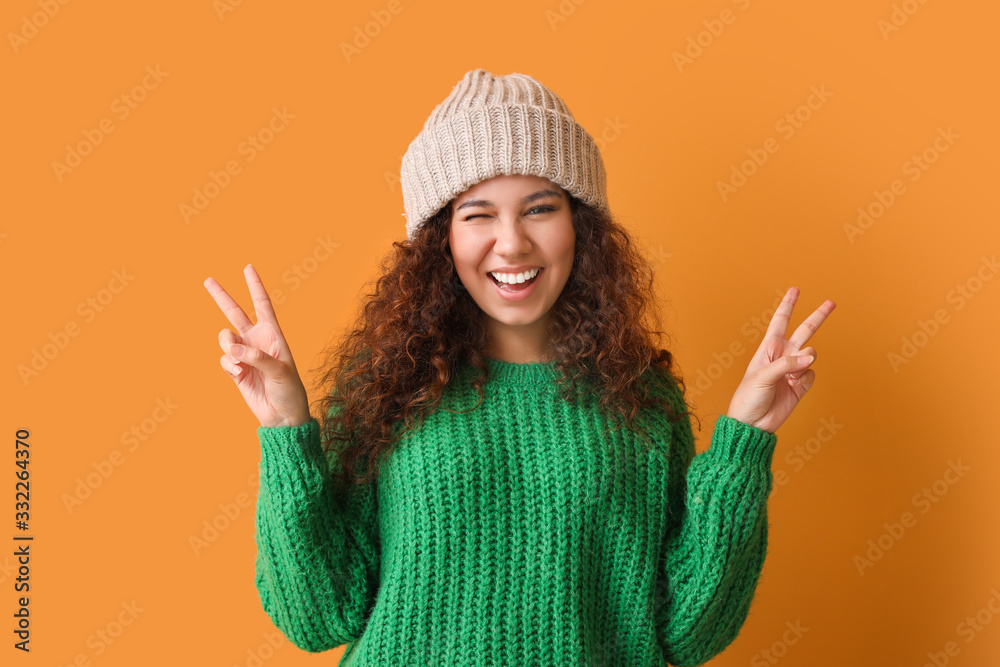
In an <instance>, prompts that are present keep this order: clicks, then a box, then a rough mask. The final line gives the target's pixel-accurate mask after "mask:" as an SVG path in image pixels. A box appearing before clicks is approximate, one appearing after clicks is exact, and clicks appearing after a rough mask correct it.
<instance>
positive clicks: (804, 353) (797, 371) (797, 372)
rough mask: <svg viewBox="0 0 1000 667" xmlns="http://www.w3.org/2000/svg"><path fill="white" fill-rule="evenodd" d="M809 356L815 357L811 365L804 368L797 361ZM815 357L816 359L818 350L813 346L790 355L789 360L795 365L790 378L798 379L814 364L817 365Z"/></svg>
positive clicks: (789, 374)
mask: <svg viewBox="0 0 1000 667" xmlns="http://www.w3.org/2000/svg"><path fill="white" fill-rule="evenodd" d="M808 356H812V357H813V360H812V361H811V362H810V363H809V365H808V366H802V365H800V364H799V362H798V361H797V359H798V358H799V357H808ZM815 357H816V348H814V347H812V346H811V345H810V346H809V347H807V348H804V349H801V350H799V351H798V352H793V353H792V354H790V355H788V358H791V359H792V363H793V366H792V368H793V370H792V371H791V372H790V373H788V377H790V378H797V377H799V376H801V375H802V374H803V373H805V372H806V371H807V370H808V369H809V368H811V367H812V365H813V364H815V363H816V359H815Z"/></svg>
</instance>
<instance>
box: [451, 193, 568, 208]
mask: <svg viewBox="0 0 1000 667" xmlns="http://www.w3.org/2000/svg"><path fill="white" fill-rule="evenodd" d="M544 197H562V194H561V193H559V192H556V191H555V190H539V191H538V192H534V193H532V194H530V195H528V196H527V197H525V198H524V199H522V200H521V204H522V205H523V204H527V203H528V202H533V201H535V200H536V199H542V198H544ZM466 206H496V204H494V203H493V202H491V201H489V200H488V199H470V200H469V201H467V202H464V203H462V204H459V206H458V208H456V209H455V212H456V213H457V212H458V211H460V210H462V209H463V208H465V207H466Z"/></svg>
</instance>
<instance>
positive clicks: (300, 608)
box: [255, 418, 380, 652]
mask: <svg viewBox="0 0 1000 667" xmlns="http://www.w3.org/2000/svg"><path fill="white" fill-rule="evenodd" d="M257 436H258V439H259V440H260V446H261V460H260V487H259V490H258V495H257V516H256V525H255V539H256V542H257V559H256V580H255V583H256V587H257V592H258V594H259V595H260V601H261V605H262V606H263V608H264V611H265V612H266V613H267V615H268V616H269V617H270V618H271V621H272V622H273V623H274V625H275V626H276V627H277V628H278V629H279V630H280V631H281V632H282V634H284V635H285V637H286V638H287V639H288V640H289V641H290V642H291V643H293V644H294V645H295V646H297V647H299V648H300V649H303V650H305V651H310V652H320V651H326V650H328V649H332V648H335V647H337V646H340V645H342V644H345V643H348V642H351V641H354V640H356V639H357V638H359V637H360V636H361V633H362V630H363V629H364V625H365V622H366V620H367V617H368V614H369V613H370V611H371V607H372V606H373V605H374V601H375V595H376V592H377V590H378V582H379V561H380V546H379V540H378V530H377V529H378V518H377V517H378V510H377V498H376V492H375V486H374V485H373V484H367V485H364V486H363V487H358V486H352V487H351V489H350V490H349V491H344V492H339V491H338V490H337V489H336V485H335V484H334V481H333V480H332V479H331V471H332V470H333V469H334V468H333V467H334V466H335V465H336V457H335V456H334V455H333V454H332V453H330V454H327V453H326V452H324V451H323V449H322V447H321V443H320V427H319V423H318V421H317V420H316V419H315V418H313V419H312V420H311V421H309V422H307V423H305V424H302V425H299V426H282V427H275V428H268V427H263V426H261V427H259V428H258V429H257Z"/></svg>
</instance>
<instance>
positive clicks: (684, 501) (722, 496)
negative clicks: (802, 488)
mask: <svg viewBox="0 0 1000 667" xmlns="http://www.w3.org/2000/svg"><path fill="white" fill-rule="evenodd" d="M674 391H675V395H674V404H675V405H676V406H677V407H678V408H685V404H684V400H683V397H682V396H681V393H680V390H679V388H677V387H676V385H674ZM674 428H675V429H676V431H675V433H674V437H673V438H672V442H671V448H670V460H669V465H670V478H669V482H668V494H669V496H670V497H669V503H670V507H671V508H672V509H671V513H672V517H673V519H674V520H673V521H672V523H671V524H670V528H669V530H668V531H667V535H666V536H665V546H664V550H663V554H664V556H663V561H662V568H661V576H662V579H661V584H660V587H659V590H661V591H663V592H664V593H665V595H663V596H662V597H663V600H662V602H663V603H664V604H662V605H661V606H660V607H659V613H658V615H657V628H658V632H659V637H660V639H661V645H662V647H663V650H664V656H665V657H666V659H667V661H668V662H669V663H670V664H671V665H676V666H677V667H691V666H693V665H701V664H703V663H705V662H707V661H708V660H710V659H711V658H713V657H715V656H716V655H718V654H719V653H721V652H722V651H723V650H724V649H725V648H726V647H727V646H729V645H730V644H731V643H732V642H733V640H735V639H736V636H737V635H738V634H739V632H740V629H741V628H742V627H743V624H744V623H745V622H746V619H747V616H748V614H749V611H750V603H751V601H752V600H753V597H754V594H755V591H756V588H757V582H758V580H759V579H760V576H761V572H762V570H763V567H764V559H765V556H766V552H767V529H768V526H767V499H768V496H769V494H770V492H771V486H772V475H771V459H772V457H773V454H774V450H775V446H776V445H777V436H776V435H775V434H773V433H769V432H767V431H765V430H763V429H760V428H757V427H754V426H751V425H749V424H745V423H743V422H741V421H739V420H737V419H733V418H731V417H728V416H726V415H721V416H720V417H719V418H718V420H717V421H716V422H715V429H714V432H713V434H712V443H711V446H710V448H709V449H708V450H706V451H704V452H702V453H701V454H699V455H697V456H695V455H694V454H695V452H694V437H693V434H692V433H691V422H690V419H688V418H685V419H683V420H681V421H680V422H677V423H676V424H675V426H674Z"/></svg>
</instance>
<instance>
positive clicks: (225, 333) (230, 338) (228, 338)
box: [219, 329, 243, 354]
mask: <svg viewBox="0 0 1000 667" xmlns="http://www.w3.org/2000/svg"><path fill="white" fill-rule="evenodd" d="M242 342H243V338H242V337H241V336H239V335H237V333H236V332H235V331H233V330H232V329H223V330H222V331H220V332H219V347H221V348H222V351H223V352H225V353H226V354H228V353H229V348H230V347H232V346H233V344H235V343H242Z"/></svg>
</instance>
